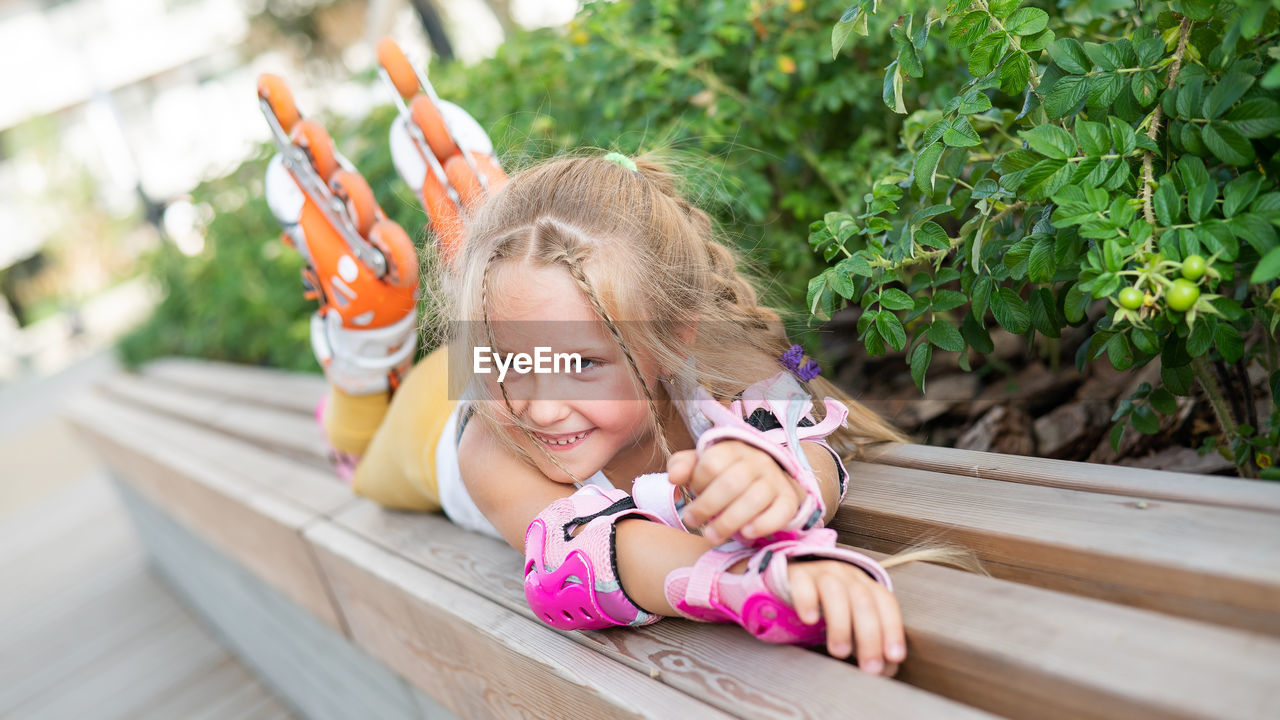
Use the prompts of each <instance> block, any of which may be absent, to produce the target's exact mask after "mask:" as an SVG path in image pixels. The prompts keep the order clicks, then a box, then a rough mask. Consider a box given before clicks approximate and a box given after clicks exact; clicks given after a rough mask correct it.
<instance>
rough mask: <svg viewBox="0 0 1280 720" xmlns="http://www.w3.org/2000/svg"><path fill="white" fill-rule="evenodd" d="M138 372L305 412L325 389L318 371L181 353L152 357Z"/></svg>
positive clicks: (201, 389) (326, 387)
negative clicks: (273, 366) (302, 371)
mask: <svg viewBox="0 0 1280 720" xmlns="http://www.w3.org/2000/svg"><path fill="white" fill-rule="evenodd" d="M142 375H143V376H145V377H148V378H154V379H159V380H164V381H165V382H167V383H171V384H174V385H180V386H182V387H187V388H190V389H192V390H199V391H202V392H204V393H206V394H213V395H220V396H223V397H228V398H237V399H240V400H247V401H249V402H252V403H256V404H259V405H266V406H269V407H274V408H278V409H281V410H289V411H292V412H295V413H300V414H302V415H306V416H310V415H311V414H312V412H313V411H314V410H315V407H316V403H317V402H319V401H320V398H322V397H324V394H325V393H326V392H328V389H329V386H328V383H326V382H325V379H324V377H323V376H322V375H318V374H317V375H308V374H306V373H300V372H289V371H286V370H278V369H276V368H266V367H256V366H253V365H241V364H236V363H224V362H214V361H212V360H196V359H194V358H181V357H169V358H160V359H158V360H153V361H151V362H149V363H147V364H146V365H144V366H143V367H142Z"/></svg>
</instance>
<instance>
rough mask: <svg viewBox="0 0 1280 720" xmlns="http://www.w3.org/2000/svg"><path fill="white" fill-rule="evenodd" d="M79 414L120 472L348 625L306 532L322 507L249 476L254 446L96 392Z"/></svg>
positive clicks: (271, 579) (329, 618)
mask: <svg viewBox="0 0 1280 720" xmlns="http://www.w3.org/2000/svg"><path fill="white" fill-rule="evenodd" d="M72 417H73V419H74V420H75V422H76V423H77V424H78V425H79V427H80V428H81V430H82V431H83V433H84V436H85V438H86V439H88V440H89V442H90V444H91V445H92V446H93V447H94V448H95V449H96V450H98V452H99V453H100V454H101V455H102V457H103V458H104V459H105V460H106V461H107V464H108V465H110V466H111V467H112V468H113V470H114V471H115V472H116V473H117V474H118V476H119V477H121V478H124V479H127V481H128V482H129V483H130V484H131V485H132V486H133V487H135V488H137V489H138V490H139V491H140V492H142V493H143V494H144V495H146V496H147V497H148V498H151V499H152V500H153V501H154V502H155V503H157V504H159V505H161V506H162V507H164V508H165V509H166V510H167V511H168V512H170V513H172V514H173V516H174V517H175V518H177V519H178V520H180V521H181V522H183V523H184V524H186V525H187V526H188V527H189V528H191V529H192V530H193V531H195V532H196V533H198V534H199V535H201V536H202V537H205V538H206V539H207V540H208V541H209V542H211V543H213V544H214V545H216V546H217V547H219V548H222V549H223V550H224V551H225V552H227V553H228V554H230V555H232V556H234V557H236V558H237V559H238V560H239V561H240V562H241V563H243V564H244V565H245V566H246V567H248V568H249V569H251V570H252V571H253V572H255V573H256V574H257V575H258V576H259V577H261V578H262V579H263V580H264V581H265V582H267V583H268V584H271V585H273V586H274V587H276V588H278V589H280V590H281V591H282V592H284V593H285V594H286V595H288V596H289V597H291V598H292V599H293V600H294V601H295V602H297V603H298V604H299V605H301V606H302V607H304V608H307V609H308V610H310V611H311V612H312V613H314V614H315V615H316V617H319V618H321V619H322V620H323V621H325V622H326V623H328V624H329V625H330V626H332V627H334V628H337V629H338V630H339V631H341V629H342V622H341V618H340V617H339V616H338V614H337V611H336V608H335V607H334V606H333V603H332V601H331V599H330V598H329V593H328V588H327V587H326V585H325V583H324V580H323V578H322V577H321V575H320V571H319V568H318V567H317V565H316V562H315V559H314V557H313V556H312V555H311V550H310V547H309V545H308V544H307V543H306V542H305V540H304V539H303V538H302V536H301V534H300V531H301V528H302V527H303V526H304V525H305V524H306V523H308V522H310V521H311V520H313V519H314V518H316V517H318V514H317V513H316V512H314V511H312V510H309V509H306V508H302V507H300V506H298V505H297V504H294V503H292V502H290V501H287V500H284V499H281V498H280V497H278V496H276V495H273V494H271V493H269V492H267V491H264V490H263V489H262V488H261V487H259V486H258V485H256V484H255V483H253V482H251V481H249V480H248V479H246V478H251V477H254V474H255V468H254V467H253V466H252V465H247V464H246V458H247V457H249V456H250V455H251V453H250V452H249V451H251V450H253V448H252V447H251V446H246V445H244V443H237V442H235V441H232V440H230V439H226V438H218V437H216V436H210V433H209V432H208V431H207V430H201V429H199V428H193V427H191V426H186V425H183V424H182V423H178V422H176V421H172V420H167V419H161V418H156V417H155V416H154V415H150V414H147V413H144V412H140V411H138V410H135V409H132V408H127V407H124V406H122V405H119V404H118V403H113V402H111V401H109V400H106V399H102V398H98V397H94V396H86V397H84V398H82V399H81V400H80V402H79V403H77V405H76V406H75V409H74V412H73V415H72ZM205 453H213V454H215V455H216V457H213V458H209V457H207V456H205V455H204V454H205Z"/></svg>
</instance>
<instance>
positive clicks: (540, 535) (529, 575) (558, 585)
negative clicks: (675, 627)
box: [524, 485, 662, 630]
mask: <svg viewBox="0 0 1280 720" xmlns="http://www.w3.org/2000/svg"><path fill="white" fill-rule="evenodd" d="M625 517H643V518H648V519H650V520H658V519H657V518H656V517H654V516H653V515H652V514H651V513H648V512H645V511H643V510H638V509H636V505H635V502H633V501H632V499H631V496H630V495H627V494H626V493H625V492H623V491H621V490H614V489H610V490H604V489H602V488H599V487H596V486H594V485H588V486H587V487H584V488H582V489H581V490H579V491H577V492H576V493H574V494H573V495H571V496H569V497H567V498H565V499H563V500H557V501H555V502H553V503H551V504H550V505H549V506H547V508H546V509H545V510H543V511H542V512H541V513H539V514H538V517H536V518H534V520H533V522H531V523H529V528H528V530H526V531H525V535H524V557H525V562H524V595H525V598H526V599H528V601H529V607H530V608H531V609H532V610H533V612H534V613H535V614H536V615H537V616H538V618H539V619H541V620H542V621H543V622H545V623H547V624H548V625H550V626H552V627H555V628H559V629H561V630H599V629H602V628H607V627H616V626H623V625H629V626H635V625H648V624H649V623H654V622H657V621H658V620H661V619H662V616H661V615H652V614H650V613H647V612H645V611H644V610H642V609H640V607H639V606H638V605H636V604H635V603H634V602H632V600H631V598H630V597H628V596H627V594H626V591H624V590H623V589H622V583H621V582H620V581H619V580H618V567H617V554H616V552H615V550H614V542H615V540H614V529H615V527H616V524H617V522H618V521H619V520H621V519H622V518H625ZM659 522H661V521H660V520H659ZM575 531H577V533H576V534H575Z"/></svg>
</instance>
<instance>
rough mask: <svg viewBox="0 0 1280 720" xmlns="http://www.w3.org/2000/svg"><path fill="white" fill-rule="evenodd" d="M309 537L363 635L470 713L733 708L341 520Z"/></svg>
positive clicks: (376, 651) (384, 656) (665, 714)
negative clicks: (518, 610) (598, 648)
mask: <svg viewBox="0 0 1280 720" xmlns="http://www.w3.org/2000/svg"><path fill="white" fill-rule="evenodd" d="M308 537H309V538H310V539H311V540H312V541H313V542H315V543H316V546H317V552H318V555H319V556H320V558H321V563H322V564H323V565H324V568H325V572H326V573H327V574H328V576H329V578H330V580H331V582H332V583H333V586H334V590H335V595H336V596H337V597H338V599H339V602H340V603H341V605H342V608H343V611H344V613H346V614H347V617H348V621H349V623H350V625H351V628H352V634H353V637H354V638H355V640H356V642H358V643H359V644H360V645H361V646H362V647H364V648H365V649H366V650H368V651H369V652H370V653H371V654H373V655H374V656H376V657H378V658H380V659H381V660H382V661H383V662H385V663H387V664H388V665H389V666H391V667H393V668H395V669H396V670H397V671H398V672H400V673H401V674H402V675H404V676H405V677H406V678H408V679H409V680H410V681H411V682H413V683H414V684H416V685H417V686H418V687H420V688H432V692H434V693H436V698H437V699H438V700H439V701H440V702H441V703H442V704H444V705H445V706H446V707H448V708H450V709H451V710H452V711H453V712H455V713H457V714H458V715H459V716H461V717H464V718H488V717H545V718H559V717H650V718H671V717H698V718H703V717H708V718H725V717H729V716H728V715H726V714H725V713H722V712H720V711H719V710H717V709H715V708H714V707H711V706H709V705H706V704H704V703H702V702H699V701H698V700H695V699H694V698H691V697H689V696H688V695H685V694H684V693H681V692H679V691H677V690H674V689H672V688H670V687H667V686H665V685H663V684H662V683H661V682H659V681H657V680H654V679H652V678H650V677H649V676H647V675H644V674H642V673H639V672H636V671H635V670H633V669H631V668H629V667H627V666H625V665H623V664H621V663H618V662H616V661H614V660H612V659H610V658H608V657H606V656H604V655H602V654H600V653H598V652H595V651H594V650H592V649H591V648H587V647H584V646H582V645H581V644H578V643H575V642H573V641H572V640H571V639H569V638H567V637H565V636H564V635H562V634H560V633H558V632H555V631H554V630H552V629H551V628H548V627H547V626H545V625H543V624H541V623H539V622H537V621H534V620H531V619H528V618H525V617H521V616H519V615H516V614H514V613H511V612H510V611H508V610H507V609H506V608H504V607H502V606H501V605H498V604H497V603H494V602H493V601H492V600H490V599H488V598H486V597H484V596H483V595H482V594H480V593H476V592H473V591H471V590H470V589H466V588H463V587H461V586H459V585H456V584H454V583H453V582H450V581H449V580H447V579H445V578H442V577H440V576H439V575H436V574H434V573H431V572H427V571H425V570H424V569H422V568H421V567H419V566H417V565H415V564H413V563H411V562H409V561H407V560H405V559H404V558H401V557H399V556H397V555H395V554H393V553H391V552H388V551H387V550H385V549H383V548H380V547H378V546H376V545H374V544H372V543H370V542H368V541H367V540H364V539H362V538H360V537H359V536H357V535H356V534H354V533H352V532H350V531H348V530H345V529H342V528H340V527H338V526H336V525H334V524H330V523H324V524H319V525H316V526H314V527H312V528H311V529H310V530H309V531H308Z"/></svg>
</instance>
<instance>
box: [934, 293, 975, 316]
mask: <svg viewBox="0 0 1280 720" xmlns="http://www.w3.org/2000/svg"><path fill="white" fill-rule="evenodd" d="M967 302H969V296H968V295H965V294H964V293H962V292H960V291H958V290H948V289H946V288H942V289H940V290H937V291H935V292H934V293H933V305H932V307H933V311H934V312H946V311H947V310H954V309H956V308H958V307H960V306H961V305H964V304H965V303H967Z"/></svg>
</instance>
